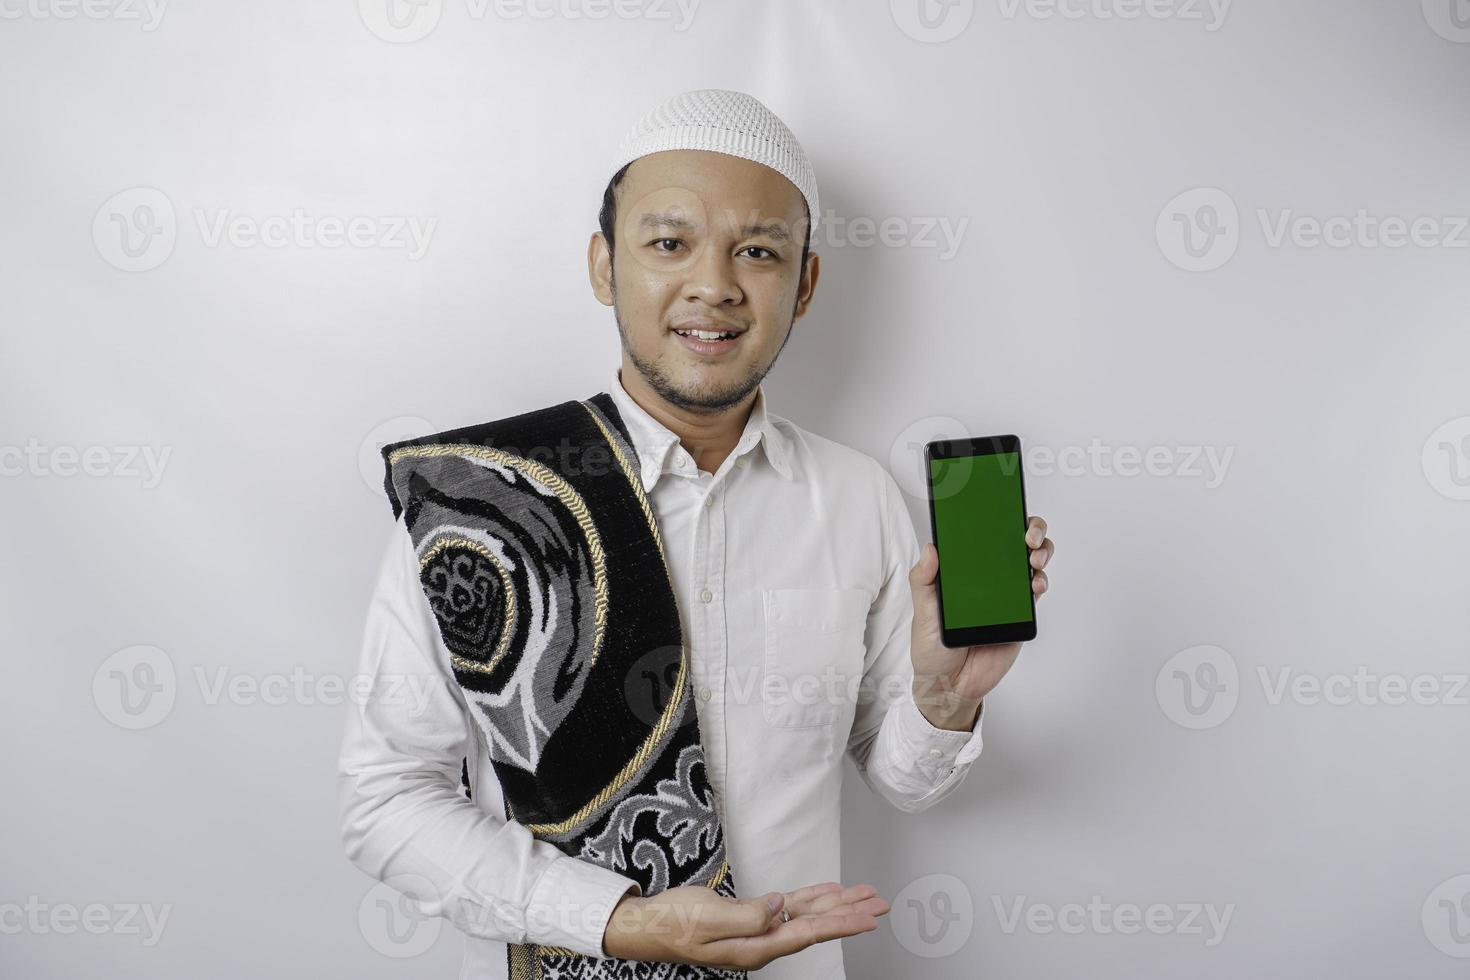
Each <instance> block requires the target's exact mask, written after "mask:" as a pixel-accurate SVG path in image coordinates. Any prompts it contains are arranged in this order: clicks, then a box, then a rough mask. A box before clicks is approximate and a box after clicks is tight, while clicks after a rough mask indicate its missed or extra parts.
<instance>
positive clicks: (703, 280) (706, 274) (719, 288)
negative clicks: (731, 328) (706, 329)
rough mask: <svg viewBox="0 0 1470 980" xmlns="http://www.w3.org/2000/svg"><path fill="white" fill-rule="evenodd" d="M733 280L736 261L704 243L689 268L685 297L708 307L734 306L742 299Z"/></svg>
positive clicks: (724, 251) (724, 252)
mask: <svg viewBox="0 0 1470 980" xmlns="http://www.w3.org/2000/svg"><path fill="white" fill-rule="evenodd" d="M744 295H745V294H744V293H743V292H741V289H740V286H739V284H738V283H736V281H735V260H734V258H733V257H732V256H730V255H729V254H728V252H727V251H726V250H724V249H721V248H718V247H716V246H714V245H711V244H708V243H707V244H705V246H704V247H703V248H702V249H700V254H698V255H696V256H695V257H694V261H693V262H692V263H690V265H689V274H688V278H687V279H686V280H685V284H684V298H685V299H687V300H699V301H700V302H703V303H706V304H708V305H710V306H722V305H724V304H727V303H728V304H732V305H733V304H736V303H739V302H740V301H741V300H742V299H743V298H744Z"/></svg>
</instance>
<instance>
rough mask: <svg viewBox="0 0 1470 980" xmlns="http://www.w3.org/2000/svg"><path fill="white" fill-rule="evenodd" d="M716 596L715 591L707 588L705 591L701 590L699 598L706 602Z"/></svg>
mask: <svg viewBox="0 0 1470 980" xmlns="http://www.w3.org/2000/svg"><path fill="white" fill-rule="evenodd" d="M714 597H715V594H714V593H713V592H711V591H710V590H709V589H705V590H704V591H703V592H701V593H700V594H699V598H700V599H702V600H703V601H705V602H709V601H710V600H711V599H713V598H714Z"/></svg>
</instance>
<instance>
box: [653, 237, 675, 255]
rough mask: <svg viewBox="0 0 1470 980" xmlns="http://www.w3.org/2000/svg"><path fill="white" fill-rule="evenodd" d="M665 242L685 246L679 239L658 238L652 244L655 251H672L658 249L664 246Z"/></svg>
mask: <svg viewBox="0 0 1470 980" xmlns="http://www.w3.org/2000/svg"><path fill="white" fill-rule="evenodd" d="M664 242H673V243H674V244H675V245H682V244H683V243H682V242H680V241H679V239H677V238H656V239H654V240H653V242H651V244H652V245H653V247H654V248H655V249H658V251H660V252H667V251H670V250H668V249H662V248H659V247H658V246H660V245H662V244H663V243H664Z"/></svg>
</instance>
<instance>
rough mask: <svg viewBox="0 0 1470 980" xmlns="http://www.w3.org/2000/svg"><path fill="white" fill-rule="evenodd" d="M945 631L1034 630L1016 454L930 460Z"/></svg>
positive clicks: (1018, 459)
mask: <svg viewBox="0 0 1470 980" xmlns="http://www.w3.org/2000/svg"><path fill="white" fill-rule="evenodd" d="M929 479H930V480H931V481H932V487H931V491H930V492H931V493H932V494H933V496H934V528H935V530H934V533H935V537H936V539H937V540H936V542H935V546H936V547H937V548H938V549H939V588H940V605H941V606H942V607H943V609H944V628H945V629H961V628H964V627H967V626H996V625H999V624H1001V623H1022V622H1030V621H1031V619H1032V612H1031V572H1030V568H1029V566H1028V562H1029V560H1030V558H1029V555H1028V549H1027V548H1026V543H1025V540H1024V535H1025V533H1026V514H1025V506H1024V504H1023V503H1022V501H1021V458H1020V455H1019V454H1018V453H995V454H990V455H983V456H959V457H955V458H953V459H931V460H930V461H929Z"/></svg>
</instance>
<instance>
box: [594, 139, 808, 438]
mask: <svg viewBox="0 0 1470 980" xmlns="http://www.w3.org/2000/svg"><path fill="white" fill-rule="evenodd" d="M805 223H806V207H805V199H804V198H803V197H802V195H801V192H800V191H798V190H797V189H796V187H795V185H793V184H792V183H791V182H790V181H789V180H787V179H786V178H785V177H783V176H782V175H781V174H779V173H777V172H776V171H775V170H772V169H771V168H769V167H766V166H763V165H762V164H759V163H754V162H752V161H750V160H745V159H742V158H740V157H734V156H730V155H728V154H724V153H714V152H709V151H704V150H668V151H665V152H662V153H653V154H650V155H648V156H645V157H641V158H640V159H638V160H636V161H634V162H633V165H632V166H631V167H629V168H628V172H627V173H626V174H625V175H624V177H623V180H622V183H621V184H620V186H619V190H618V198H617V226H616V231H615V234H614V237H615V246H614V252H615V254H614V255H613V258H612V262H611V263H610V264H609V262H608V260H607V250H606V243H605V241H604V240H603V238H602V236H601V235H600V234H598V235H594V236H593V241H592V244H591V248H590V250H589V253H588V260H589V266H590V271H591V276H592V281H593V290H594V292H595V293H596V294H597V296H598V298H599V299H600V300H602V302H603V303H605V304H607V305H610V306H612V307H613V312H614V316H615V318H616V320H617V323H618V332H619V334H620V335H621V337H622V344H623V350H624V352H625V354H626V357H627V359H628V360H629V361H631V362H632V364H633V365H634V367H636V368H637V370H638V372H639V374H640V375H642V377H643V379H644V380H645V381H646V382H647V383H648V385H649V387H651V388H652V389H653V390H654V391H655V392H657V393H658V394H659V395H660V396H661V397H662V398H663V399H664V400H665V401H667V402H669V403H670V404H672V405H675V406H678V407H680V408H683V409H685V410H688V411H695V412H719V411H722V410H724V409H726V408H729V407H730V406H732V405H735V404H738V403H739V402H741V401H742V400H744V399H745V397H746V396H747V395H749V394H750V393H751V392H753V391H754V390H755V389H756V386H758V385H759V384H760V382H761V379H762V378H764V377H765V375H766V373H767V372H768V371H770V369H771V367H772V365H773V364H775V361H776V356H777V355H778V354H779V353H780V351H781V348H782V347H783V346H785V343H786V340H787V338H788V337H789V335H790V333H791V328H792V324H793V322H794V321H795V319H797V318H798V317H800V316H801V315H803V314H804V313H805V312H806V308H807V305H808V304H809V302H810V299H811V293H812V290H813V287H814V286H815V283H816V278H817V276H816V273H817V257H816V255H814V254H813V255H811V256H809V258H808V262H807V265H808V269H809V270H810V271H809V274H808V275H807V276H806V277H805V280H804V279H803V276H802V271H803V270H802V269H801V268H800V264H801V251H802V242H803V238H804V236H805V234H806V224H805ZM691 328H696V329H700V330H711V331H720V332H735V334H736V336H735V337H734V338H733V339H731V340H722V341H718V342H715V343H714V344H712V345H711V344H705V343H703V342H700V341H697V340H694V339H689V338H685V337H682V336H680V334H679V333H678V332H676V330H688V329H691Z"/></svg>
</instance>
